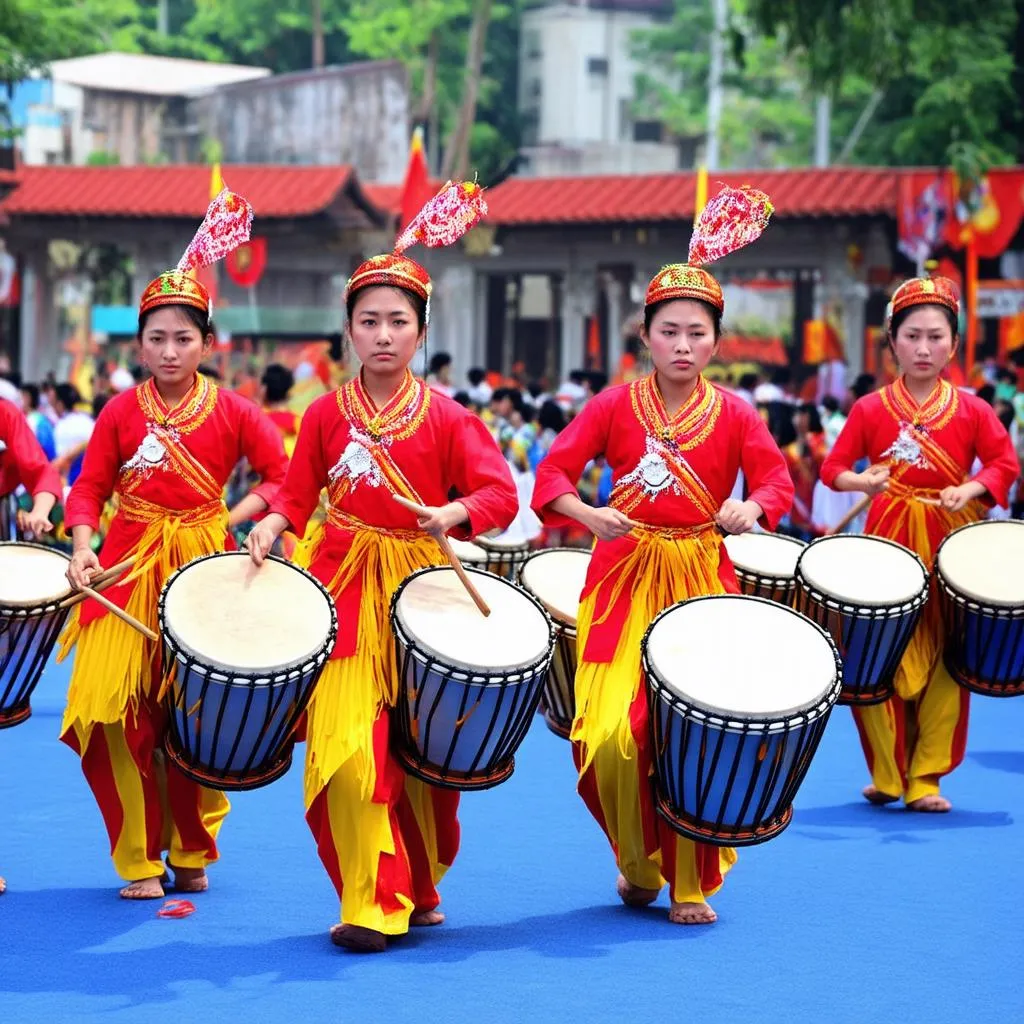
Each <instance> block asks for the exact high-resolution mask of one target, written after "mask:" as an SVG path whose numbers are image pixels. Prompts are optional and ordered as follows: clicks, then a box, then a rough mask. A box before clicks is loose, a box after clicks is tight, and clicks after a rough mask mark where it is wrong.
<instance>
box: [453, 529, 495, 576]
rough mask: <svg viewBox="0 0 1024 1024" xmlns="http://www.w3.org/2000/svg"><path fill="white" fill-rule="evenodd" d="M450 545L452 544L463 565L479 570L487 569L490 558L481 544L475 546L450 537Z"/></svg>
mask: <svg viewBox="0 0 1024 1024" xmlns="http://www.w3.org/2000/svg"><path fill="white" fill-rule="evenodd" d="M448 543H449V544H451V546H452V551H454V552H455V555H456V557H457V558H458V560H459V561H460V562H461V563H462V564H463V565H473V566H476V568H478V569H485V568H486V567H487V559H488V557H489V556H488V554H487V552H486V551H484V549H483V548H482V547H480V545H479V544H473V543H471V542H470V541H468V540H456V538H455V537H449V538H448Z"/></svg>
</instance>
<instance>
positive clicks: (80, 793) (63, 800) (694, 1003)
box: [0, 667, 1024, 1024]
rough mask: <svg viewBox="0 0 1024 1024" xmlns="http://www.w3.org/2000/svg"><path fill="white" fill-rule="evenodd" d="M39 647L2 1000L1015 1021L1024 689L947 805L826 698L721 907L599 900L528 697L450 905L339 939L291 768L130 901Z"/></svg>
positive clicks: (467, 836) (593, 848) (604, 857)
mask: <svg viewBox="0 0 1024 1024" xmlns="http://www.w3.org/2000/svg"><path fill="white" fill-rule="evenodd" d="M65 681H66V670H65V669H64V667H51V669H50V670H49V671H48V674H47V676H46V678H45V680H44V682H43V684H42V685H41V686H40V689H39V691H38V692H37V696H36V700H35V708H36V711H35V714H34V716H33V718H32V719H31V720H30V721H29V722H27V723H26V724H24V725H22V726H19V727H17V728H15V729H11V730H7V731H5V732H2V733H0V869H2V873H3V874H4V875H6V877H7V879H8V882H9V885H10V891H9V892H8V893H7V895H5V896H4V897H2V898H0V1021H3V1022H9V1024H15V1022H17V1024H20V1022H23V1021H24V1022H28V1021H32V1022H35V1021H47V1022H49V1021H83V1022H84V1021H104V1022H108V1024H127V1022H135V1021H146V1022H151V1021H155V1020H176V1021H190V1020H196V1019H201V1020H203V1021H206V1022H214V1021H244V1022H245V1024H260V1022H263V1021H273V1022H291V1021H301V1022H302V1024H319V1022H321V1021H331V1022H349V1021H352V1022H363V1021H366V1022H377V1021H380V1022H389V1024H391V1022H394V1024H401V1022H405V1021H410V1022H411V1021H416V1022H448V1021H457V1022H462V1021H467V1022H468V1021H480V1022H488V1024H490V1022H493V1024H505V1022H520V1021H530V1022H534V1021H539V1022H548V1021H550V1022H559V1024H561V1022H563V1021H569V1022H577V1021H649V1020H663V1021H667V1020H677V1019H679V1020H684V1021H685V1020H703V1021H706V1022H707V1021H710V1022H717V1021H723V1022H725V1021H729V1022H733V1021H741V1020H749V1021H758V1022H776V1021H778V1022H790V1021H801V1022H802V1021H808V1022H812V1021H813V1022H835V1024H846V1022H849V1024H870V1022H876V1021H877V1022H883V1021H884V1022H887V1024H888V1022H891V1021H894V1020H895V1021H899V1022H900V1024H905V1022H916V1021H922V1022H928V1024H942V1022H950V1024H952V1022H958V1024H959V1022H963V1021H968V1020H984V1021H989V1020H991V1021H1000V1020H1006V1021H1010V1020H1014V1021H1019V1020H1022V1019H1024V997H1022V996H1021V991H1022V990H1021V983H1020V978H1019V973H1018V969H1017V967H1016V964H1017V961H1016V956H1017V954H1018V953H1019V951H1020V949H1021V947H1022V943H1024V924H1022V919H1024V915H1022V913H1021V909H1022V906H1024V904H1022V895H1021V894H1022V887H1021V881H1020V880H1021V868H1020V866H1021V864H1022V863H1024V700H1021V701H1013V700H1008V701H996V700H991V699H989V700H984V699H978V698H976V699H975V701H974V706H973V709H972V710H973V716H974V717H973V722H972V727H971V735H970V743H969V753H968V758H967V761H966V762H965V764H964V766H963V767H962V768H961V769H960V770H959V771H958V772H957V773H956V774H955V775H954V776H953V777H952V779H951V780H950V781H949V783H948V785H947V787H946V792H947V793H948V795H949V796H950V798H951V799H952V800H953V801H954V803H955V804H956V810H955V811H954V813H953V814H952V815H949V816H942V817H934V818H933V817H927V816H919V815H911V814H908V813H906V812H903V811H900V810H896V809H893V808H887V809H877V808H872V807H869V806H868V805H866V804H865V803H863V801H861V800H860V799H859V796H858V794H859V790H860V787H861V785H863V783H864V782H865V781H866V780H865V772H864V768H863V764H862V761H861V756H860V752H859V748H858V745H857V741H856V736H855V733H854V729H853V726H852V723H851V720H850V716H849V713H848V712H847V711H846V710H845V709H839V710H838V711H837V712H836V713H835V714H834V716H833V719H832V722H831V724H830V726H829V732H828V735H827V736H826V738H825V741H824V743H823V745H822V748H821V750H820V752H819V754H818V757H817V759H816V760H815V762H814V764H813V766H812V768H811V772H810V775H809V777H808V779H807V781H806V783H805V785H804V788H803V790H802V792H801V793H800V797H799V800H798V803H797V809H796V816H795V819H794V822H793V824H792V825H791V826H790V828H789V829H788V831H787V832H785V833H784V834H783V835H782V836H781V837H779V838H778V839H777V840H775V841H773V842H771V843H769V844H767V845H764V846H761V847H758V848H755V849H750V850H746V851H741V853H740V862H739V864H738V865H737V867H736V868H735V869H734V871H733V873H732V874H731V875H730V877H729V879H728V881H727V883H726V886H725V889H724V890H723V892H722V893H721V894H720V895H719V896H718V897H717V899H716V900H715V901H714V905H715V907H716V909H717V910H718V913H719V916H720V920H719V923H718V924H717V925H715V926H714V927H712V928H678V927H672V926H669V925H668V924H667V923H666V921H665V920H664V916H665V903H664V897H662V900H661V901H660V905H659V906H658V907H655V908H652V909H651V910H649V911H645V912H639V913H638V912H630V911H627V910H626V909H625V908H623V907H621V906H618V905H617V904H616V901H615V899H614V890H613V883H614V879H615V869H614V865H613V863H612V859H611V855H610V853H609V851H608V849H607V847H606V845H605V841H604V838H603V836H602V835H601V834H600V833H599V831H598V829H597V826H596V825H595V824H594V823H593V821H592V820H591V819H590V818H589V816H588V815H587V814H586V812H585V810H584V808H583V805H582V803H581V802H580V801H579V799H578V798H577V797H576V795H575V793H574V790H573V770H572V766H571V762H570V758H569V750H568V746H567V745H566V744H565V742H564V741H562V740H558V739H556V738H555V737H554V736H553V735H552V734H550V733H549V732H548V731H547V730H546V729H545V728H544V727H543V725H542V723H541V721H540V720H539V719H538V721H537V724H536V727H535V728H534V729H533V730H531V733H530V735H529V737H528V738H527V742H526V744H525V745H524V747H523V749H522V751H521V753H520V755H519V766H518V769H517V771H516V774H515V775H514V777H513V778H512V779H511V780H510V781H509V782H508V783H507V784H505V785H504V786H501V787H499V788H498V789H496V790H492V791H490V792H488V793H482V794H472V795H469V796H466V797H465V798H464V800H463V809H464V810H463V817H462V820H463V849H462V853H461V855H460V858H459V860H458V862H457V864H456V866H455V868H454V870H453V871H452V872H451V873H450V875H449V877H448V878H447V879H446V881H445V883H444V886H443V894H444V898H445V899H444V909H445V910H446V911H447V912H448V915H449V919H448V923H447V924H445V925H444V926H443V927H441V928H437V929H432V930H420V931H417V932H416V933H414V934H413V935H412V936H410V937H409V938H408V939H406V940H404V941H403V942H401V943H400V944H395V945H394V946H393V947H392V949H391V950H390V951H389V952H388V953H387V954H386V955H385V956H378V957H359V956H354V955H351V954H345V953H343V952H341V951H339V950H335V949H334V948H333V947H332V946H331V945H330V944H329V943H328V940H327V938H326V930H327V927H328V926H329V925H330V924H331V922H332V921H334V920H336V919H337V918H336V916H335V914H336V903H335V897H334V893H333V890H332V889H331V886H330V885H329V883H328V881H327V877H326V875H325V874H324V872H323V871H322V869H321V868H320V865H319V863H318V861H317V859H316V855H315V852H314V848H313V843H312V840H311V838H310V836H309V834H308V832H307V830H306V826H305V823H304V822H303V819H302V813H301V787H300V782H301V778H300V772H299V770H298V769H297V768H293V770H292V771H291V772H290V773H289V775H288V776H286V777H285V778H284V779H283V780H281V781H279V782H277V783H276V784H274V785H272V786H270V787H268V788H266V789H263V790H259V791H257V792H253V793H243V794H239V795H238V796H236V798H235V799H234V811H233V813H232V815H231V816H230V817H229V818H228V821H227V823H226V825H225V828H224V831H223V833H222V861H221V863H220V864H218V865H216V866H215V867H214V868H213V870H212V872H211V875H212V885H213V888H212V889H211V891H210V892H209V893H208V894H206V895H203V896H198V897H196V899H195V902H196V904H197V907H198V909H197V912H196V913H195V914H194V915H193V916H192V917H190V918H187V919H184V920H159V919H157V918H156V917H155V911H156V907H157V906H158V905H159V904H157V903H144V904H126V903H124V902H122V901H120V900H118V899H117V898H116V896H115V891H116V887H117V879H116V878H115V877H114V875H113V873H112V871H111V868H110V865H109V861H108V858H107V856H106V845H105V844H106V840H105V836H104V834H103V831H102V826H101V822H100V817H99V813H98V811H97V810H96V808H95V807H94V805H93V803H92V800H91V797H90V796H89V793H88V791H87V789H86V786H85V783H84V781H83V779H82V777H81V774H80V771H79V768H78V764H77V761H76V759H75V757H74V755H73V754H72V753H71V752H70V751H68V750H66V749H65V748H64V747H62V746H61V745H60V744H59V743H58V742H57V740H56V733H57V729H58V726H59V712H60V707H61V701H62V697H63V687H64V685H65Z"/></svg>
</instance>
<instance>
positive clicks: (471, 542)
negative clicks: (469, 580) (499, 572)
mask: <svg viewBox="0 0 1024 1024" xmlns="http://www.w3.org/2000/svg"><path fill="white" fill-rule="evenodd" d="M448 540H449V541H451V542H452V545H453V546H452V550H453V551H455V554H456V555H459V552H458V549H457V548H455V546H454V545H455V544H460V545H461V544H466V545H468V546H469V547H473V548H476V549H477V550H478V551H479V552H480V554H481V555H482V556H483V557H482V558H479V559H473V560H470V559H468V558H464V557H463V556H461V555H459V561H460V562H469V563H470V565H473V564H475V563H476V562H480V563H484V564H486V562H488V561H489V560H490V552H489V551H487V550H486V548H482V547H481V546H480V545H479V544H477V542H476V541H475V540H462V539H461V538H459V537H449V538H448Z"/></svg>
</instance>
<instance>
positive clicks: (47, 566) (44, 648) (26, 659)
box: [0, 541, 71, 729]
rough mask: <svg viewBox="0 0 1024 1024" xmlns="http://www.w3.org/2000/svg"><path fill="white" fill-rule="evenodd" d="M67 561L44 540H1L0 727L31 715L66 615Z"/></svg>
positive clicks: (10, 724)
mask: <svg viewBox="0 0 1024 1024" xmlns="http://www.w3.org/2000/svg"><path fill="white" fill-rule="evenodd" d="M69 561H70V559H69V558H68V557H67V555H64V554H62V553H61V552H60V551H55V550H54V549H53V548H49V547H44V546H43V545H41V544H24V543H16V542H13V541H5V542H3V543H0V729H6V728H9V727H10V726H13V725H18V724H19V723H20V722H24V721H25V719H26V718H28V717H29V715H31V714H32V707H31V704H30V701H31V698H32V691H33V690H34V689H35V688H36V685H37V684H38V682H39V679H40V677H41V676H42V674H43V669H44V668H46V663H47V662H48V661H49V660H50V654H51V653H52V652H53V646H54V644H55V643H56V642H57V637H58V635H59V634H60V631H61V630H62V629H63V628H64V623H65V621H66V620H67V617H68V608H66V607H62V602H63V601H64V600H66V599H67V598H68V597H70V596H71V595H70V591H71V587H70V586H69V585H68V581H67V576H66V575H65V574H66V573H67V570H68V563H69Z"/></svg>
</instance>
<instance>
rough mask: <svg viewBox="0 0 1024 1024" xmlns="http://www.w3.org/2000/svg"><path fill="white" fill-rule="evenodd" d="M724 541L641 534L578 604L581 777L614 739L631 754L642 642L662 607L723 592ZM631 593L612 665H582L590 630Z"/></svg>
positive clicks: (576, 733) (575, 734)
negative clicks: (602, 608) (604, 598)
mask: <svg viewBox="0 0 1024 1024" xmlns="http://www.w3.org/2000/svg"><path fill="white" fill-rule="evenodd" d="M721 544H722V537H721V535H720V534H719V533H717V532H716V531H713V530H709V531H708V532H707V533H703V534H700V535H698V536H696V537H687V538H683V539H679V540H670V539H667V538H664V537H661V536H658V535H657V534H641V536H640V539H639V541H638V543H637V545H636V547H635V548H634V549H633V550H632V551H631V552H630V553H629V554H628V555H627V556H626V557H625V558H624V559H623V560H622V561H621V562H619V563H618V564H617V565H615V566H613V568H612V569H611V570H610V571H609V573H608V575H607V576H606V577H605V578H604V579H603V580H602V581H601V582H600V583H598V585H597V586H596V587H595V588H594V589H593V591H591V593H590V594H589V595H588V597H587V598H586V599H585V600H584V601H583V602H582V603H581V604H580V610H579V616H578V618H577V629H578V640H577V647H576V649H577V651H579V654H580V662H579V666H578V668H577V671H576V720H575V722H574V723H573V730H572V738H573V739H574V740H578V741H579V742H580V743H581V744H582V745H583V761H582V765H581V768H580V774H581V775H582V774H583V773H584V772H585V771H586V770H587V768H588V767H589V766H590V763H591V762H592V761H593V759H594V754H595V753H596V751H597V749H598V747H600V746H601V744H603V743H605V742H607V741H608V739H609V738H611V737H612V736H613V735H614V736H616V739H617V742H618V746H619V751H620V753H621V754H622V756H623V757H624V758H627V759H628V758H629V756H630V745H631V743H632V735H631V733H630V728H629V709H630V706H631V705H632V703H633V701H634V700H635V699H636V695H637V692H638V690H639V688H640V683H641V664H640V644H641V641H642V640H643V636H644V633H646V632H647V628H648V627H649V626H650V624H651V622H652V621H653V620H654V618H655V617H656V616H657V615H658V614H659V613H660V612H662V611H664V609H666V608H669V607H671V606H672V605H673V604H677V603H678V602H680V601H685V600H686V599H687V598H690V597H701V596H704V595H706V594H723V593H725V588H724V587H723V586H722V581H721V580H720V579H719V576H718V565H719V561H720V555H719V548H720V547H721ZM626 587H629V588H630V592H629V595H628V600H629V604H630V608H629V614H628V616H627V618H626V622H625V625H624V626H623V629H622V633H621V635H620V636H619V640H618V643H617V645H616V648H615V657H614V658H613V659H612V660H611V661H610V662H607V663H604V662H600V663H596V662H587V661H584V660H583V652H584V651H585V649H586V645H587V637H588V635H589V633H590V629H591V626H592V625H598V624H599V622H603V621H604V620H605V619H607V617H608V615H609V614H610V612H611V609H612V608H613V607H614V606H615V602H616V601H619V600H621V599H623V598H624V597H625V589H626ZM605 592H608V593H609V604H608V611H607V612H606V613H605V614H604V615H602V616H601V619H600V620H599V622H595V621H594V611H595V608H596V606H597V598H598V596H599V595H603V594H604V593H605Z"/></svg>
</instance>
